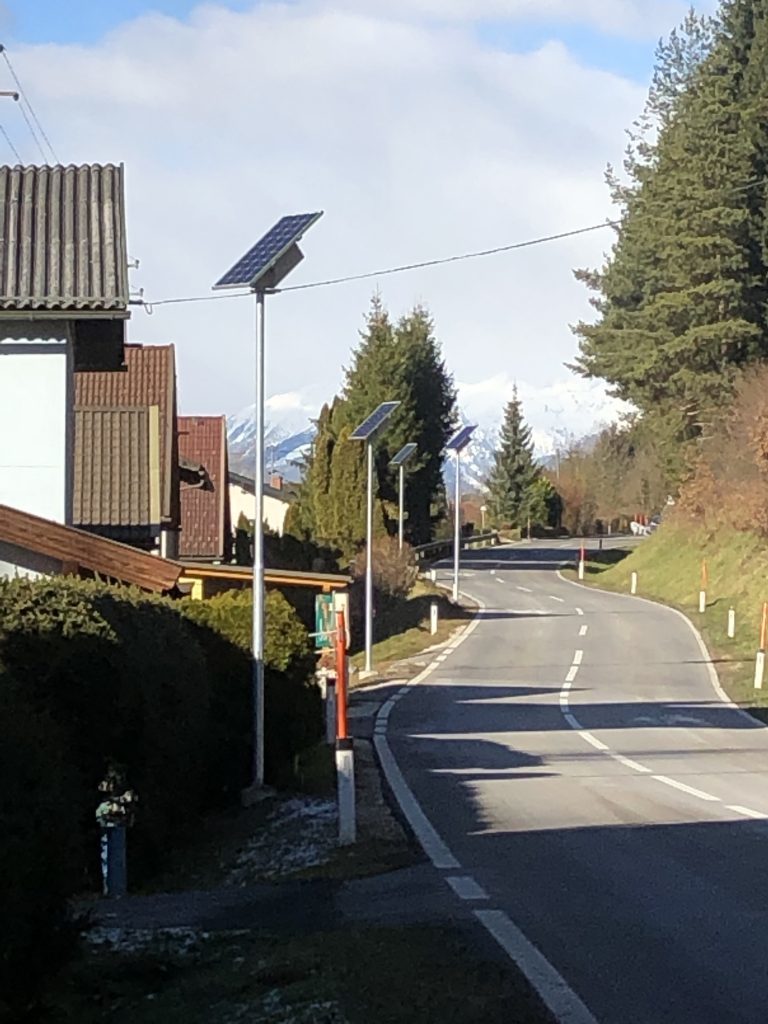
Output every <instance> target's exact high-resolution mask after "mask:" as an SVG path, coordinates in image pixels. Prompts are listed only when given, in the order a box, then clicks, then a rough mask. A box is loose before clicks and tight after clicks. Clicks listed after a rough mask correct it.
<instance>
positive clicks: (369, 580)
mask: <svg viewBox="0 0 768 1024" xmlns="http://www.w3.org/2000/svg"><path fill="white" fill-rule="evenodd" d="M398 405H400V403H399V402H382V403H381V405H379V406H378V407H377V408H376V409H374V411H373V412H372V413H371V415H370V416H368V418H367V419H365V420H363V422H362V423H361V424H360V426H359V427H357V428H356V429H355V430H353V431H352V433H351V434H350V435H349V440H350V441H364V442H365V447H366V457H367V461H368V472H367V477H368V480H367V484H366V501H365V672H366V673H370V672H371V671H372V668H373V441H374V438H375V437H376V436H377V435H378V433H379V431H380V430H381V428H382V427H383V426H384V424H385V423H386V421H387V420H388V419H389V417H390V416H391V415H392V413H393V412H394V411H395V409H396V408H397V407H398Z"/></svg>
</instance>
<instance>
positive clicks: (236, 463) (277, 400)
mask: <svg viewBox="0 0 768 1024" xmlns="http://www.w3.org/2000/svg"><path fill="white" fill-rule="evenodd" d="M253 412H254V407H253V406H252V405H250V406H247V407H246V408H245V409H242V410H241V411H240V412H239V413H237V414H236V415H234V416H229V417H228V418H227V435H228V439H229V463H230V468H231V469H233V470H234V471H235V472H236V473H242V474H243V475H244V476H250V477H252V476H253V448H254V426H253ZM316 415H317V412H316V410H315V409H314V408H313V407H312V406H309V405H306V404H305V403H304V402H303V401H302V399H301V396H299V395H297V394H293V393H291V394H287V395H273V396H272V397H271V398H269V399H267V403H266V408H265V426H266V429H265V431H264V445H265V457H266V458H265V461H266V469H267V473H272V472H274V473H279V474H280V475H281V476H283V477H284V478H285V479H286V480H298V479H299V477H300V475H301V473H300V468H299V467H300V465H301V462H302V460H303V459H304V456H305V455H306V454H307V452H308V451H309V447H310V445H311V444H312V439H313V438H314V436H315V424H314V417H315V416H316Z"/></svg>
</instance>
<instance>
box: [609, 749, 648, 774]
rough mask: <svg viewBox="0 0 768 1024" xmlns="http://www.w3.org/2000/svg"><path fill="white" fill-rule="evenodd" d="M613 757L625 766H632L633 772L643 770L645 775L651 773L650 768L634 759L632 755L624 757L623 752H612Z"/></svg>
mask: <svg viewBox="0 0 768 1024" xmlns="http://www.w3.org/2000/svg"><path fill="white" fill-rule="evenodd" d="M611 757H612V758H613V759H614V761H618V762H619V764H623V765H624V767H625V768H631V769H632V771H633V772H641V773H642V774H644V775H650V774H651V769H650V768H646V767H645V765H644V764H640V762H639V761H633V760H632V758H631V757H624V755H623V754H611Z"/></svg>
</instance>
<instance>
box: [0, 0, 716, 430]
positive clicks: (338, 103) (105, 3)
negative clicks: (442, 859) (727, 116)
mask: <svg viewBox="0 0 768 1024" xmlns="http://www.w3.org/2000/svg"><path fill="white" fill-rule="evenodd" d="M701 2H702V3H704V4H707V5H710V6H711V5H712V4H713V3H714V2H715V0H701ZM198 6H202V5H201V4H200V3H199V0H0V42H3V43H4V44H5V45H7V46H8V48H9V52H10V54H11V55H12V59H13V62H14V65H15V67H16V68H17V69H18V72H19V75H20V77H21V80H22V82H23V85H24V87H25V89H26V91H27V94H28V96H29V97H30V99H31V100H32V102H33V104H34V107H35V110H36V112H37V113H38V114H39V115H40V118H41V120H42V122H43V124H44V126H45V128H46V130H47V132H48V134H49V136H50V138H51V140H52V142H53V145H54V148H55V149H56V153H57V158H58V159H60V160H62V161H64V162H74V163H80V162H91V161H98V162H102V163H103V162H106V161H115V162H117V161H121V162H123V163H124V164H125V168H126V196H127V204H128V238H129V253H130V255H131V257H132V258H134V257H136V258H138V259H140V266H139V267H137V268H135V269H134V270H132V271H131V286H132V289H133V290H134V291H138V289H143V290H144V294H145V297H146V299H147V300H148V301H149V302H150V303H151V302H152V301H153V300H154V301H155V302H157V300H160V299H163V298H169V297H176V298H178V297H180V296H200V295H208V294H210V288H211V284H212V282H213V281H215V280H216V279H217V278H218V277H219V276H220V274H221V272H222V270H223V269H225V268H226V267H227V266H229V265H231V263H232V262H233V260H234V259H235V258H237V256H239V255H240V253H241V252H243V251H244V250H245V249H246V248H247V247H248V246H249V245H251V244H252V242H253V241H254V239H256V238H257V237H259V236H260V235H261V234H262V233H263V232H264V230H266V228H267V227H268V226H269V225H270V224H271V223H273V222H274V221H275V220H276V219H277V218H278V217H279V216H282V215H284V214H285V213H295V212H300V211H302V210H305V209H324V210H325V211H326V213H325V216H324V217H323V219H322V221H321V222H320V223H319V224H318V226H317V227H316V228H314V229H313V231H312V234H311V236H308V238H307V241H306V248H305V253H306V257H307V258H306V260H305V261H304V263H303V264H302V265H301V267H299V268H297V270H296V272H295V283H297V284H299V283H306V282H307V281H311V280H315V279H323V278H333V277H339V276H342V275H345V274H349V273H353V274H354V273H356V272H363V271H372V270H375V269H376V268H380V267H387V266H396V265H399V264H402V263H411V262H418V261H420V260H427V259H431V258H435V257H444V256H450V255H455V254H457V253H463V252H471V251H476V250H480V249H487V248H491V247H495V246H501V245H505V244H508V243H514V242H520V241H523V240H525V239H530V238H535V237H539V236H542V235H547V234H554V233H557V232H561V231H564V230H571V229H575V228H581V227H584V226H586V225H594V224H602V223H604V222H605V220H606V219H608V218H609V217H610V216H611V215H612V213H613V212H614V211H613V210H612V208H611V204H610V197H609V194H608V191H607V189H606V187H605V184H604V181H603V174H604V169H605V166H606V163H608V162H611V163H613V164H618V163H620V162H621V156H622V153H623V150H624V144H625V134H624V132H625V129H626V128H627V126H628V125H630V124H632V122H633V121H634V120H635V118H636V117H637V116H638V114H639V113H640V111H641V109H642V106H643V101H644V97H645V92H646V83H647V81H648V78H649V76H650V71H651V67H652V63H653V52H654V48H655V41H656V38H657V37H658V36H659V35H661V34H663V33H666V32H668V31H669V30H670V29H671V28H672V27H673V26H674V25H675V24H676V23H677V21H678V20H679V16H680V13H681V11H682V10H683V9H684V7H685V6H686V0H287V2H286V3H285V4H283V5H280V3H279V2H277V0H271V2H267V0H264V2H261V3H259V2H257V0H208V3H207V4H206V6H207V11H206V14H205V16H204V17H197V18H195V19H190V18H189V15H190V13H191V12H192V11H193V10H194V9H195V8H197V7H198ZM542 10H548V11H550V12H556V13H557V14H558V16H557V17H556V16H555V15H554V14H550V16H549V18H548V19H543V18H542V16H541V13H540V12H541V11H542ZM151 11H156V12H159V13H161V14H164V15H168V16H169V17H168V18H167V20H165V21H164V22H162V23H155V24H154V25H153V28H152V31H151V32H149V31H147V30H146V28H145V27H144V26H141V25H132V24H131V23H132V22H134V21H135V19H137V18H138V17H139V16H140V15H142V14H146V13H149V12H151ZM499 11H503V12H505V16H504V17H500V15H499ZM231 12H236V13H235V14H234V15H233V14H232V13H231ZM510 12H511V13H510ZM513 14H514V17H513V16H512V15H513ZM174 19H178V20H174ZM118 26H123V29H122V31H120V32H119V33H115V34H114V35H112V36H111V37H110V38H109V40H108V41H107V40H106V38H105V37H107V36H108V35H109V33H110V31H111V30H113V29H115V28H117V27H118ZM551 41H556V42H557V43H558V44H559V45H557V46H546V45H545V44H546V43H548V42H551ZM45 44H57V45H56V46H55V48H51V47H49V46H46V45H45ZM83 47H84V48H83ZM499 52H503V53H504V55H505V56H504V58H503V59H499V56H498V54H499ZM1 70H2V69H0V71H1ZM6 77H7V76H6ZM201 83H203V84H204V88H201ZM0 84H4V80H2V75H0ZM8 84H10V83H8ZM265 96H268V97H269V99H270V101H269V103H266V104H263V103H260V102H259V101H260V99H261V98H263V97H265ZM256 114H258V116H255V115H256ZM0 116H2V117H3V122H2V124H3V128H4V129H6V130H7V131H8V133H9V136H10V138H11V139H12V140H13V143H14V145H15V146H16V147H18V150H19V154H20V156H19V158H18V159H20V160H21V162H27V163H29V162H33V161H35V160H39V159H40V154H39V153H37V152H36V149H35V146H34V144H33V140H32V139H31V137H30V133H29V132H28V130H27V126H26V124H25V123H24V121H23V120H22V116H21V111H20V110H19V109H18V108H16V107H14V106H11V105H6V107H4V108H2V109H1V110H0ZM0 154H2V155H0V159H2V160H12V159H14V153H13V152H11V151H10V147H9V146H8V145H7V144H4V142H3V140H2V139H0ZM564 154H567V158H565V157H564ZM361 225H364V230H361ZM611 240H612V236H611V234H610V232H608V231H602V230H601V231H598V232H596V233H594V234H587V235H583V236H580V237H578V238H574V239H572V240H569V241H563V242H561V243H557V244H553V245H551V246H542V247H540V248H536V249H528V250H525V252H524V253H517V252H512V253H508V254H506V255H504V256H499V257H494V258H489V259H488V260H478V261H474V262H472V263H467V264H455V265H451V266H446V267H441V268H433V269H432V270H428V271H423V272H418V273H413V274H403V275H398V276H396V277H384V278H382V279H381V280H380V281H379V280H365V281H361V282H358V283H357V284H352V285H345V286H343V287H340V288H334V289H317V290H309V291H304V292H294V293H293V294H291V295H290V296H288V295H286V296H284V297H281V298H280V299H279V301H278V300H277V299H276V300H275V301H274V302H273V303H271V304H270V320H269V324H270V326H269V332H270V341H269V358H268V391H269V393H270V394H271V395H272V396H275V402H276V405H275V406H274V408H275V409H277V408H280V409H283V410H289V411H295V412H296V413H297V414H300V415H305V413H306V411H307V410H308V409H309V408H313V409H315V410H316V408H317V405H318V403H319V402H321V401H325V400H327V399H329V398H330V397H331V396H332V395H333V393H334V391H335V390H336V389H337V388H338V386H339V383H340V377H341V367H342V366H344V365H346V364H347V363H348V360H349V351H350V349H351V348H352V347H353V346H354V345H356V344H357V341H358V329H359V327H360V324H361V319H362V316H363V314H364V312H365V310H366V308H367V307H368V304H369V302H370V297H371V293H372V292H373V291H374V289H376V288H377V286H378V287H379V288H380V289H381V294H382V297H383V300H384V302H385V304H386V305H387V306H388V308H389V309H390V311H391V313H392V315H393V316H394V317H398V316H400V315H401V314H402V313H404V312H405V311H406V310H407V309H409V308H410V307H411V306H412V305H413V304H415V303H424V304H425V305H427V306H428V307H429V309H430V310H431V312H432V313H433V315H434V317H435V321H436V325H437V331H438V337H439V338H440V341H441V343H442V344H443V350H444V354H445V358H446V362H447V364H448V366H449V367H450V369H451V371H452V372H453V373H454V374H455V376H456V380H457V383H458V384H459V386H460V390H461V395H462V402H463V404H464V406H465V410H466V411H467V413H468V415H471V416H473V417H474V418H476V419H478V421H479V422H483V423H485V422H486V420H487V416H488V415H493V416H495V412H496V411H497V410H498V409H501V408H503V404H504V402H505V401H506V400H507V398H508V397H509V393H510V392H511V388H512V386H513V384H514V383H515V382H516V383H517V385H518V387H519V388H520V393H521V394H523V395H524V397H525V402H526V413H527V417H528V419H529V422H531V424H532V426H533V427H534V428H535V429H536V430H537V431H539V432H541V431H547V430H551V429H553V422H552V415H554V413H552V410H555V411H557V410H559V412H557V415H561V414H562V415H563V416H565V417H566V420H567V422H565V421H564V423H565V425H566V426H567V427H568V429H569V430H574V431H576V432H589V430H590V429H591V427H592V425H593V423H594V422H595V421H597V420H599V419H600V417H601V416H602V414H603V411H604V410H605V409H606V405H605V402H604V400H603V398H602V397H601V395H599V394H593V392H592V391H591V390H588V389H586V382H582V381H580V380H578V379H574V378H572V377H571V375H570V374H569V372H568V371H567V369H566V368H565V367H564V365H563V364H564V363H568V362H569V361H571V360H572V359H573V356H574V351H575V341H574V337H573V334H572V333H571V330H570V327H569V325H570V324H573V323H575V322H577V321H578V320H579V319H581V318H582V317H589V316H591V315H592V312H591V310H590V307H589V305H588V302H587V299H588V296H587V293H586V290H585V289H584V287H583V286H582V285H581V284H580V283H579V282H578V281H576V280H575V279H574V277H573V268H574V267H595V266H599V265H600V263H601V261H602V259H603V254H604V253H605V250H606V247H608V246H610V244H611ZM252 333H253V326H252V309H251V304H250V302H248V301H247V300H246V301H242V300H234V301H231V302H215V303H196V304H191V305H186V304H179V305H166V306H156V307H155V311H154V314H153V315H147V313H146V312H143V311H141V310H138V309H137V310H136V311H135V313H134V316H133V319H132V321H131V324H130V327H129V336H130V337H131V339H132V340H134V341H143V342H147V343H158V342H168V341H172V342H173V343H174V344H175V345H176V346H177V360H178V369H179V384H180V403H181V409H182V411H184V412H188V413H201V414H202V413H220V412H225V413H234V412H236V411H237V410H238V409H239V408H240V407H242V406H244V405H246V404H247V403H248V402H249V401H250V400H251V372H250V360H251V358H252V344H251V342H252ZM579 417H581V418H580V419H579ZM305 418H306V416H305ZM554 426H557V428H558V429H560V427H562V426H563V423H560V421H557V423H555V424H554Z"/></svg>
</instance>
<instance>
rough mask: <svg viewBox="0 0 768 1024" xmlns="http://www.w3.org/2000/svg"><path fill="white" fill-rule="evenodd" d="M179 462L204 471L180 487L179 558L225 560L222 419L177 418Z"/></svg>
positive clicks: (226, 534) (226, 526)
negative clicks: (189, 483) (192, 481)
mask: <svg viewBox="0 0 768 1024" xmlns="http://www.w3.org/2000/svg"><path fill="white" fill-rule="evenodd" d="M179 455H180V458H181V461H182V463H186V464H187V465H191V466H195V467H197V466H199V467H202V469H203V470H204V474H203V475H202V476H200V475H198V477H197V482H196V483H195V484H193V485H188V484H185V483H184V482H182V484H181V536H180V538H179V555H180V557H181V558H210V559H217V560H222V559H228V558H229V557H230V554H231V533H232V528H231V523H230V512H229V486H228V466H227V422H226V419H225V417H224V416H179Z"/></svg>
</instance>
